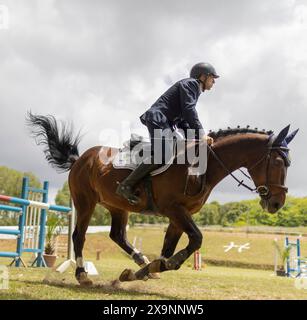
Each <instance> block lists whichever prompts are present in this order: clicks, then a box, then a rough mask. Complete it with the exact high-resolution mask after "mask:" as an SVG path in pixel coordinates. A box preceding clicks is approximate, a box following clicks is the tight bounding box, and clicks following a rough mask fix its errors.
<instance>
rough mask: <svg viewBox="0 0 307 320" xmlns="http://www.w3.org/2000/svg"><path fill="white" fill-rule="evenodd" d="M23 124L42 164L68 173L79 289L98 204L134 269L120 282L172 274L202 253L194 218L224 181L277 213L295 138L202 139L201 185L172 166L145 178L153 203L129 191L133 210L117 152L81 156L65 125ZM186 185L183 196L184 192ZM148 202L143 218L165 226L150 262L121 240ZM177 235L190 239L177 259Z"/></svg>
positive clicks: (245, 132)
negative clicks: (160, 219)
mask: <svg viewBox="0 0 307 320" xmlns="http://www.w3.org/2000/svg"><path fill="white" fill-rule="evenodd" d="M27 123H28V125H29V126H30V127H31V132H32V136H33V137H34V138H35V140H36V143H37V144H38V145H43V146H44V153H45V157H46V159H47V161H48V162H49V163H50V164H51V165H52V166H53V167H55V168H56V169H57V170H59V171H70V172H69V177H68V183H69V189H70V193H71V197H72V200H73V203H74V205H75V208H76V217H77V219H76V220H77V221H76V226H75V229H74V232H73V244H74V252H75V257H76V271H75V277H76V279H77V281H78V282H79V283H80V285H82V286H90V285H92V281H91V280H90V279H89V278H88V276H87V273H86V271H85V269H84V261H83V254H82V251H83V246H84V242H85V234H86V231H87V228H88V225H89V222H90V219H91V216H92V213H93V211H94V208H95V206H96V204H100V205H102V206H103V207H104V208H106V209H107V210H108V211H109V212H110V214H111V230H110V234H109V235H110V238H111V239H112V240H113V241H114V242H115V243H116V244H118V245H119V246H120V247H121V248H122V249H123V250H124V251H125V252H126V253H127V254H128V255H130V256H131V257H132V259H133V260H134V261H135V263H136V264H137V265H138V266H139V267H140V269H139V270H138V271H136V272H134V271H133V270H131V269H125V270H124V271H123V272H122V273H121V275H120V277H119V280H120V281H133V280H147V279H148V278H150V277H153V278H154V277H155V275H157V274H160V273H161V272H165V271H169V270H178V269H179V268H180V266H181V265H182V264H183V263H184V262H185V261H186V260H187V259H188V258H189V257H190V256H191V254H192V253H193V252H195V251H196V250H198V249H199V248H200V247H201V245H202V240H203V236H202V233H201V231H200V229H199V228H198V227H197V225H196V224H195V222H194V221H193V219H192V215H193V214H195V213H197V212H198V211H199V210H200V209H201V208H202V206H203V205H204V204H205V203H206V200H207V199H208V197H209V195H210V193H211V192H212V190H213V189H214V187H215V186H216V185H217V184H218V183H219V182H220V181H222V180H223V179H224V178H225V177H226V176H228V175H231V176H232V177H233V178H235V179H236V180H237V181H238V182H239V186H244V187H246V188H248V189H249V190H251V191H253V192H256V193H258V194H259V196H260V205H261V207H262V208H263V209H264V210H266V211H268V212H269V213H272V214H273V213H276V212H277V211H278V210H279V209H280V208H281V207H282V206H283V205H284V203H285V199H286V194H287V191H288V188H287V187H286V186H285V179H286V175H287V169H288V167H289V166H290V163H291V161H290V155H289V148H288V144H289V143H290V142H291V140H292V139H293V138H294V136H295V135H296V133H297V131H298V129H297V130H295V131H293V132H292V133H291V134H289V128H290V125H288V126H287V127H285V128H283V129H282V130H281V131H280V132H279V133H278V134H276V135H275V134H274V133H273V132H272V131H260V130H257V129H250V128H249V126H248V127H247V128H239V127H238V128H236V129H231V128H228V129H227V130H221V129H220V130H219V131H218V132H212V131H210V133H209V134H208V135H209V136H211V137H212V138H213V139H214V144H213V145H212V146H211V147H209V146H206V147H208V150H209V152H208V158H207V170H206V172H205V174H203V175H201V177H200V178H201V183H200V182H199V179H196V178H195V179H190V176H189V168H190V165H189V164H188V163H185V164H176V163H173V164H171V165H170V166H169V168H168V169H167V170H166V171H164V172H162V173H160V174H158V175H155V176H152V177H151V180H150V181H151V195H150V194H149V193H148V190H146V184H145V180H143V181H141V182H140V183H138V185H137V186H136V190H135V191H136V192H137V193H138V196H139V197H140V202H139V203H138V204H137V205H132V204H130V203H129V202H128V201H127V200H126V199H124V198H122V197H120V196H118V195H117V194H116V193H115V190H116V188H117V184H118V182H119V181H122V180H123V179H124V178H125V177H126V176H127V175H128V174H129V170H128V169H116V168H114V166H113V165H112V160H113V159H114V155H116V154H117V153H118V152H119V149H118V148H113V147H109V146H94V147H92V148H90V149H88V150H86V151H85V152H84V153H83V154H82V155H81V156H80V155H79V151H78V143H79V142H80V137H79V135H74V133H73V131H72V130H71V129H69V128H67V126H65V124H64V123H62V126H63V127H62V131H60V129H59V125H58V122H57V120H56V119H55V118H54V117H53V116H51V115H49V116H42V115H33V114H31V113H29V114H28V117H27ZM102 159H104V160H102ZM240 168H246V169H247V171H248V173H249V177H250V179H251V180H252V181H253V183H254V184H255V188H251V187H249V186H248V185H246V184H245V183H244V182H243V181H240V180H239V179H238V178H236V177H235V176H234V174H233V171H235V170H237V169H240ZM187 181H188V189H189V192H186V189H187ZM150 196H151V200H153V202H154V203H155V206H154V208H155V210H152V211H151V212H149V213H150V214H153V215H160V216H164V217H167V218H168V219H169V225H168V227H167V229H166V233H165V237H164V242H163V247H162V250H161V256H160V258H158V259H155V260H153V261H152V262H150V261H149V260H148V258H147V257H146V256H145V255H143V253H142V252H140V251H138V250H137V249H136V248H134V247H133V245H132V244H131V243H129V241H128V239H127V234H126V225H127V223H128V215H129V212H136V213H142V212H144V211H146V210H147V209H148V198H149V197H150ZM147 213H148V212H147ZM183 233H185V234H187V236H188V245H187V246H186V247H185V248H184V249H182V250H180V251H178V252H177V253H175V250H176V246H177V244H178V241H179V239H180V237H181V236H182V234H183Z"/></svg>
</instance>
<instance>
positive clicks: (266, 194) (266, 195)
mask: <svg viewBox="0 0 307 320" xmlns="http://www.w3.org/2000/svg"><path fill="white" fill-rule="evenodd" d="M208 148H209V150H210V152H211V153H212V155H213V156H214V158H215V159H216V160H217V161H218V162H219V164H220V165H221V166H222V167H223V168H224V169H225V171H226V172H228V174H229V175H230V176H231V177H232V178H233V179H234V180H236V181H237V182H239V184H238V187H240V186H243V187H244V188H246V189H248V190H250V191H251V192H256V193H258V194H259V196H260V197H261V198H262V199H263V200H268V199H270V198H271V197H272V196H275V195H278V194H280V193H281V192H285V193H287V192H288V188H287V187H286V186H285V185H282V184H276V183H269V168H270V162H271V156H272V151H273V150H277V151H278V152H279V153H280V154H281V156H282V158H283V160H284V161H285V166H286V167H288V166H290V160H289V159H286V158H285V155H284V154H283V153H281V152H282V151H289V150H290V149H289V148H287V147H283V146H273V139H272V137H270V140H269V143H268V149H267V151H266V152H265V154H264V155H263V156H262V157H260V159H259V160H258V161H256V163H255V164H254V165H252V166H251V167H250V168H247V169H248V171H249V172H250V171H252V170H254V169H255V168H256V167H257V166H258V165H259V164H260V163H262V162H263V161H264V160H265V161H266V178H265V183H264V184H262V185H258V186H256V187H255V188H252V187H250V186H248V185H246V184H245V183H244V180H239V179H238V178H237V177H236V176H235V175H234V174H233V173H232V172H231V171H230V170H229V169H228V168H227V167H226V166H225V164H224V163H223V161H222V160H221V159H220V158H219V157H218V156H217V154H216V153H215V152H214V151H213V149H212V148H211V147H210V146H209V145H208ZM239 170H240V172H241V173H243V174H244V175H245V176H246V177H247V178H249V179H250V180H252V178H251V177H250V176H249V175H247V174H246V173H245V172H244V171H242V170H241V169H239ZM269 187H275V188H279V189H281V190H282V191H280V192H277V193H274V194H272V193H271V191H270V188H269Z"/></svg>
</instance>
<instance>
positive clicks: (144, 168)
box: [116, 161, 162, 205]
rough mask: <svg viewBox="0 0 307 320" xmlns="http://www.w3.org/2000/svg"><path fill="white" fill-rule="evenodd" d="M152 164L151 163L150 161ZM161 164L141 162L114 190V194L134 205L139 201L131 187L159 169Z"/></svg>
mask: <svg viewBox="0 0 307 320" xmlns="http://www.w3.org/2000/svg"><path fill="white" fill-rule="evenodd" d="M152 162H153V161H152ZM161 166H162V164H155V163H149V164H145V163H143V162H141V163H140V164H139V165H138V167H136V169H135V170H133V171H132V172H131V173H130V175H129V176H128V177H127V178H126V179H125V180H123V181H122V182H121V183H120V184H119V186H118V187H117V189H116V194H118V195H120V196H122V197H124V198H126V199H127V200H128V201H129V203H131V204H133V205H136V204H138V203H139V201H140V199H139V198H138V197H137V196H136V195H135V194H134V192H133V187H134V186H135V185H136V184H137V183H138V182H139V181H140V180H141V179H142V178H144V177H145V176H146V175H147V174H149V173H150V172H151V171H153V170H155V169H157V168H159V167H161Z"/></svg>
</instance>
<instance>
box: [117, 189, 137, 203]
mask: <svg viewBox="0 0 307 320" xmlns="http://www.w3.org/2000/svg"><path fill="white" fill-rule="evenodd" d="M116 194H118V195H120V196H122V197H123V198H125V199H126V200H128V202H129V203H130V204H132V205H136V204H138V203H139V201H140V199H139V198H138V197H137V196H136V195H134V194H133V190H132V187H130V186H125V185H122V184H119V186H118V187H117V189H116Z"/></svg>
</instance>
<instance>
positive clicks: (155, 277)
mask: <svg viewBox="0 0 307 320" xmlns="http://www.w3.org/2000/svg"><path fill="white" fill-rule="evenodd" d="M148 278H149V279H161V277H160V273H159V272H156V273H149V274H148Z"/></svg>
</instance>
